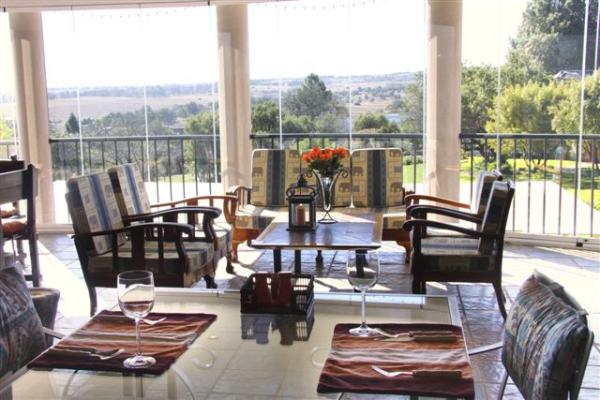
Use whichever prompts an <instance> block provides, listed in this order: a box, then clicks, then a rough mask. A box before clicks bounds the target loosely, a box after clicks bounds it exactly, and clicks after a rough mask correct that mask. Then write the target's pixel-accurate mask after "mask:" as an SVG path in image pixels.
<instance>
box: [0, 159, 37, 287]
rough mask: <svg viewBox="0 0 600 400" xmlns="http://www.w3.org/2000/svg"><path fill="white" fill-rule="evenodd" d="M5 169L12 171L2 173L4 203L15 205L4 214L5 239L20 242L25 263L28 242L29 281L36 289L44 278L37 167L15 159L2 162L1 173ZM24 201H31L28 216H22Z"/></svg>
mask: <svg viewBox="0 0 600 400" xmlns="http://www.w3.org/2000/svg"><path fill="white" fill-rule="evenodd" d="M15 168H16V169H15ZM2 170H4V171H6V170H8V171H10V172H3V173H0V204H6V203H11V204H13V208H11V209H10V210H5V212H4V213H3V214H4V215H0V226H1V227H2V235H3V237H4V239H5V240H6V239H8V240H15V241H16V242H17V252H18V254H17V258H18V259H20V260H24V257H25V253H24V251H23V243H22V242H23V241H24V240H27V242H28V243H29V259H30V262H31V274H28V275H26V279H27V280H30V281H32V283H33V286H35V287H39V286H40V280H41V276H40V267H39V255H38V248H37V231H36V214H35V197H36V196H37V170H36V168H35V167H34V166H33V165H28V166H27V168H24V163H23V161H15V160H12V161H6V162H2V163H0V171H2ZM21 200H25V201H26V202H27V210H26V215H25V216H23V215H21V211H20V210H19V207H18V202H19V201H21ZM6 211H8V212H6ZM5 217H8V218H5ZM3 218H4V219H3Z"/></svg>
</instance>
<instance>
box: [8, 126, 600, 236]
mask: <svg viewBox="0 0 600 400" xmlns="http://www.w3.org/2000/svg"><path fill="white" fill-rule="evenodd" d="M251 139H252V141H253V147H254V148H290V149H297V150H299V151H304V150H307V149H309V148H310V147H312V146H314V145H319V146H333V145H342V146H347V147H350V140H352V146H351V147H352V148H353V149H357V148H369V147H399V148H401V149H402V150H403V154H404V184H405V186H406V187H407V188H409V189H412V190H416V191H423V186H422V182H423V171H424V168H423V165H424V164H423V158H424V156H423V154H424V153H423V147H424V143H423V139H424V138H423V135H422V134H420V133H415V134H381V133H357V134H353V135H352V137H351V139H350V137H349V136H348V134H344V133H319V134H304V133H302V134H284V135H282V136H280V135H279V134H252V135H251ZM147 143H148V145H146V138H145V137H98V138H83V139H81V140H80V139H78V138H61V139H51V140H50V144H51V151H52V159H53V174H54V180H55V181H56V182H63V183H64V181H65V180H66V179H68V178H69V177H71V176H75V175H78V174H81V173H82V171H85V173H89V172H93V171H98V170H106V169H107V168H109V167H110V166H112V165H115V164H122V163H126V162H135V161H139V162H141V163H142V167H143V170H144V176H145V179H146V181H147V188H148V191H149V193H150V195H151V198H152V200H153V201H162V200H166V199H176V198H181V197H182V196H190V195H195V194H206V193H218V192H220V191H221V190H222V189H221V188H220V185H215V183H218V182H219V181H220V161H219V143H218V139H217V140H216V141H215V138H214V137H213V136H212V135H177V136H172V135H168V136H167V135H165V136H151V137H149V139H148V142H147ZM460 143H461V185H460V188H461V200H462V201H464V202H469V201H470V199H471V198H472V197H473V193H474V191H475V190H476V188H475V187H474V185H475V180H476V177H477V173H478V172H479V171H481V170H491V169H493V168H499V169H500V170H501V171H502V172H503V173H504V175H505V176H506V177H507V178H508V179H512V180H514V181H515V182H516V186H517V190H516V195H515V201H514V203H513V209H512V214H511V216H510V220H509V226H508V229H511V230H513V231H518V232H527V233H540V234H562V235H565V234H566V235H578V236H588V235H589V236H598V235H599V234H600V227H599V226H598V225H599V224H600V222H599V221H600V192H599V190H598V189H599V188H600V173H599V169H598V168H599V163H600V135H584V136H583V140H582V141H581V143H580V137H579V135H562V134H561V135H559V134H500V135H494V134H461V135H460ZM215 150H216V151H215ZM579 151H581V152H582V153H581V163H580V162H579V159H580V157H579ZM12 153H14V144H13V142H7V141H2V142H0V155H1V156H3V157H4V156H8V155H9V154H12ZM82 156H83V157H82ZM578 170H580V173H578ZM578 188H579V189H578ZM60 190H63V189H60ZM59 195H60V196H62V192H61V193H60V194H59Z"/></svg>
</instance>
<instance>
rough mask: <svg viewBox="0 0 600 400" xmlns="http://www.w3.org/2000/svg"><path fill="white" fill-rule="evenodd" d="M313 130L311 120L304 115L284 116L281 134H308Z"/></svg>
mask: <svg viewBox="0 0 600 400" xmlns="http://www.w3.org/2000/svg"><path fill="white" fill-rule="evenodd" d="M314 130H315V127H314V124H313V122H312V120H311V119H310V118H309V117H308V116H306V115H300V116H297V115H288V114H286V115H284V117H283V133H310V132H313V131H314Z"/></svg>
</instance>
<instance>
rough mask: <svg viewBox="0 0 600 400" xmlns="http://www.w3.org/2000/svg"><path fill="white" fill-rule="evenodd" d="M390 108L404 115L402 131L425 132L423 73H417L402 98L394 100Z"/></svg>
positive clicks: (400, 129) (401, 124)
mask: <svg viewBox="0 0 600 400" xmlns="http://www.w3.org/2000/svg"><path fill="white" fill-rule="evenodd" d="M389 109H390V111H395V112H398V113H400V114H401V116H402V117H403V119H402V122H401V123H400V127H399V131H400V132H404V133H419V132H423V73H421V72H419V73H417V74H416V75H415V80H414V81H413V82H411V83H409V84H408V85H406V87H405V88H404V92H403V93H402V96H401V97H400V99H398V100H396V101H394V102H393V103H392V104H391V105H390V107H389Z"/></svg>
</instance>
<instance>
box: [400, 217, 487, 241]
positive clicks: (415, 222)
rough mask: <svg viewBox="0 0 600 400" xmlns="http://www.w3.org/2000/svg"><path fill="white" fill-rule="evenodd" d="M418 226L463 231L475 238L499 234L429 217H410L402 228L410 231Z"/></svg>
mask: <svg viewBox="0 0 600 400" xmlns="http://www.w3.org/2000/svg"><path fill="white" fill-rule="evenodd" d="M417 227H431V228H440V229H445V230H449V231H455V232H459V233H463V234H465V235H468V236H473V237H475V238H492V239H494V238H497V237H498V235H496V234H493V233H484V232H480V231H475V230H473V229H467V228H463V227H461V226H457V225H452V224H446V223H444V222H438V221H431V220H428V219H410V220H408V221H406V222H405V223H404V224H402V229H404V230H405V231H408V232H410V231H411V230H412V229H413V228H417ZM416 232H419V230H415V233H416Z"/></svg>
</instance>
